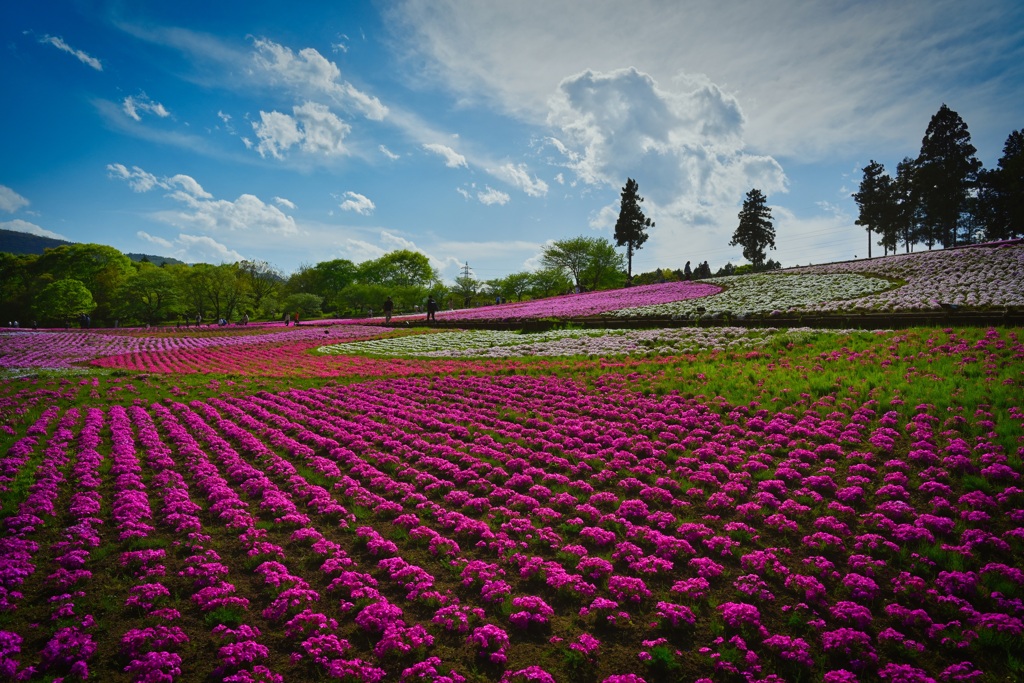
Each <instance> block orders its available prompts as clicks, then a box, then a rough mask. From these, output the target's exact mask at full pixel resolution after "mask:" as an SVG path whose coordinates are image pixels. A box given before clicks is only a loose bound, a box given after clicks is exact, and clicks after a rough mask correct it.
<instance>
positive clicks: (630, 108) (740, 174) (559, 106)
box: [548, 68, 786, 222]
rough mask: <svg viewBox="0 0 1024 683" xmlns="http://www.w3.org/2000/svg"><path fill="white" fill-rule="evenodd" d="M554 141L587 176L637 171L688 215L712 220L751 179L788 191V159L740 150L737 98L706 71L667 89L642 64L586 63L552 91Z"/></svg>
mask: <svg viewBox="0 0 1024 683" xmlns="http://www.w3.org/2000/svg"><path fill="white" fill-rule="evenodd" d="M548 122H549V124H550V125H551V126H552V127H553V128H554V129H556V130H558V131H559V136H558V137H557V138H554V139H553V140H552V147H553V148H554V149H555V150H556V151H557V152H558V153H559V154H560V155H561V158H562V162H563V163H564V165H565V166H566V167H568V168H569V169H571V170H572V171H574V172H575V173H576V175H577V177H578V179H579V180H580V181H582V182H584V183H587V184H593V185H604V186H614V187H618V186H620V185H621V184H622V183H623V181H624V179H625V178H627V177H633V178H637V179H638V181H639V183H640V188H641V192H643V193H644V194H645V195H648V196H647V198H648V199H649V200H650V202H651V203H652V204H656V205H657V206H658V207H659V208H660V209H661V210H663V211H668V212H669V213H672V214H675V215H676V216H678V217H680V218H682V219H684V220H687V221H696V222H701V221H709V220H712V219H713V216H714V214H715V213H716V210H718V209H720V208H721V207H723V206H728V207H732V206H734V205H735V203H736V201H737V197H742V196H743V194H744V193H745V192H746V191H747V190H749V189H750V188H751V187H759V188H760V189H761V190H762V191H763V192H765V193H772V192H778V191H782V190H784V189H785V183H786V180H785V175H784V173H783V171H782V167H781V166H780V165H779V164H778V162H776V161H775V160H774V159H772V158H771V157H766V156H757V155H751V154H748V153H746V152H745V151H744V148H743V124H744V117H743V113H742V111H741V110H740V107H739V104H738V103H737V101H736V100H735V98H733V97H731V96H730V95H728V94H726V93H724V92H723V91H722V90H721V89H720V88H718V87H717V86H715V85H714V84H712V83H708V82H707V81H706V80H703V79H685V80H679V81H678V82H677V87H676V88H675V89H672V90H666V89H663V88H661V87H660V86H659V85H658V83H657V82H655V80H654V79H653V78H652V77H651V76H650V75H648V74H645V73H642V72H640V71H638V70H636V69H633V68H629V69H619V70H615V71H611V72H607V73H602V72H595V71H591V70H586V71H583V72H582V73H579V74H577V75H575V76H571V77H569V78H566V79H564V80H563V81H562V82H561V84H560V85H559V89H558V92H557V93H556V95H555V96H554V97H553V98H552V99H551V103H550V112H549V116H548Z"/></svg>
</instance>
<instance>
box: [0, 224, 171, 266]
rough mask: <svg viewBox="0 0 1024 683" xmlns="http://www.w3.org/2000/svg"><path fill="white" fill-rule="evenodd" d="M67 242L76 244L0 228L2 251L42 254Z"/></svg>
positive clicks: (165, 259)
mask: <svg viewBox="0 0 1024 683" xmlns="http://www.w3.org/2000/svg"><path fill="white" fill-rule="evenodd" d="M65 244H74V242H68V241H65V240H58V239H53V238H52V237H40V236H39V235H30V234H29V233H27V232H17V231H15V230H0V253H6V254H42V253H43V252H44V251H45V250H46V249H56V248H57V247H60V246H64V245H65ZM125 256H127V257H128V258H130V259H131V260H132V261H149V262H151V263H154V264H156V265H158V266H160V265H163V264H165V263H170V264H176V263H184V262H183V261H179V260H178V259H176V258H171V257H169V256H155V255H153V254H125Z"/></svg>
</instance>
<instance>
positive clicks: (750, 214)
mask: <svg viewBox="0 0 1024 683" xmlns="http://www.w3.org/2000/svg"><path fill="white" fill-rule="evenodd" d="M766 202H767V199H766V198H765V196H764V195H763V194H762V193H761V190H758V189H757V188H754V189H752V190H751V191H750V192H748V193H747V197H746V199H744V200H743V208H742V209H741V210H740V213H739V219H740V224H739V226H737V228H736V232H734V233H733V235H732V241H730V242H729V246H731V247H735V246H741V247H743V258H745V259H747V260H748V261H750V262H751V263H752V264H753V265H754V268H755V269H758V268H760V267H761V266H762V265H764V257H765V249H775V226H774V225H772V212H771V209H769V208H768V205H767V203H766Z"/></svg>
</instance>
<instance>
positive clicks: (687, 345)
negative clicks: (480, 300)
mask: <svg viewBox="0 0 1024 683" xmlns="http://www.w3.org/2000/svg"><path fill="white" fill-rule="evenodd" d="M809 332H812V330H811V329H810V328H794V329H789V330H785V331H781V332H780V331H779V330H777V329H775V328H762V329H757V328H754V329H747V328H742V327H706V328H692V327H685V328H659V329H649V330H624V329H623V330H617V329H587V330H549V331H546V332H531V333H520V332H511V331H501V330H466V331H459V332H438V333H435V334H425V335H410V336H405V337H390V338H382V339H371V340H364V341H354V342H347V343H340V344H331V345H328V346H322V347H320V348H319V349H317V350H318V351H319V352H321V353H327V354H339V355H348V354H357V353H358V354H364V353H365V354H371V355H377V356H385V357H403V356H421V357H426V358H454V357H469V358H516V357H526V356H576V355H586V356H601V357H607V356H621V355H630V354H648V353H655V354H685V353H697V352H699V351H706V350H713V351H725V350H743V349H756V348H759V347H763V346H764V345H766V344H767V343H769V341H771V340H773V339H781V340H782V341H783V342H785V341H786V340H790V339H794V338H798V337H800V336H801V335H804V334H806V333H809ZM814 332H815V333H817V334H836V335H849V334H857V332H855V331H852V330H815V331H814ZM863 334H871V333H863Z"/></svg>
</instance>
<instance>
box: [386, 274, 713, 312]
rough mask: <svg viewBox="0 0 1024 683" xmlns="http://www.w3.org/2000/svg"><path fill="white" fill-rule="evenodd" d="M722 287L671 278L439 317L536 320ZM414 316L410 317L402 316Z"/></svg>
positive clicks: (654, 301) (686, 297) (665, 300)
mask: <svg viewBox="0 0 1024 683" xmlns="http://www.w3.org/2000/svg"><path fill="white" fill-rule="evenodd" d="M721 289H722V288H721V287H718V286H717V285H714V284H710V283H705V282H667V283H662V284H655V285H642V286H639V287H626V288H623V289H611V290H602V291H597V292H583V293H579V294H565V295H562V296H554V297H548V298H544V299H534V300H532V301H523V302H514V303H508V302H506V303H502V304H496V305H494V306H485V307H482V308H473V309H462V310H457V311H438V313H437V318H438V319H439V320H501V321H509V320H513V321H514V320H534V319H537V318H585V317H589V316H595V315H602V314H605V313H608V312H610V311H616V310H620V309H624V308H637V307H641V306H653V305H656V304H662V303H668V302H675V301H687V300H691V299H701V298H703V297H707V296H711V295H713V294H717V293H718V292H719V291H721ZM398 319H399V320H403V319H414V318H410V317H405V318H398Z"/></svg>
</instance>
